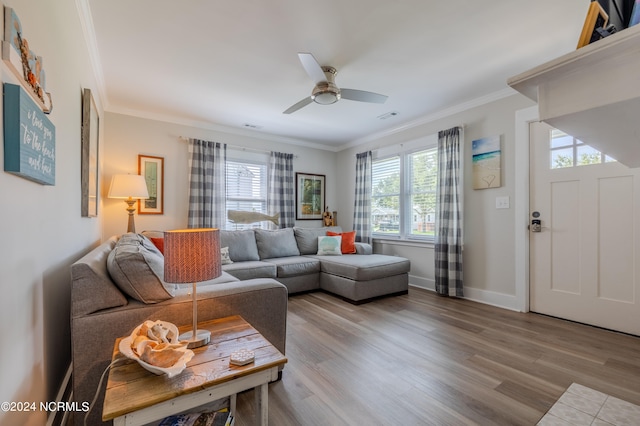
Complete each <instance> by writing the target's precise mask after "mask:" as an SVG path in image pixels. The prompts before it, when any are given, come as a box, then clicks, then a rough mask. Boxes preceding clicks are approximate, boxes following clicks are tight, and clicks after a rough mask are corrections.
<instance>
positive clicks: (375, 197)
mask: <svg viewBox="0 0 640 426" xmlns="http://www.w3.org/2000/svg"><path fill="white" fill-rule="evenodd" d="M371 172H372V173H371V185H372V199H371V223H372V229H373V232H382V233H387V234H398V233H399V232H400V158H399V157H392V158H387V159H384V160H380V161H374V162H373V165H372V170H371Z"/></svg>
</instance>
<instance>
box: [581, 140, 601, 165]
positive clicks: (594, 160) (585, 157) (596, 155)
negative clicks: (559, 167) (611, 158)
mask: <svg viewBox="0 0 640 426" xmlns="http://www.w3.org/2000/svg"><path fill="white" fill-rule="evenodd" d="M577 154H578V158H577V159H576V165H577V166H586V165H588V164H600V163H601V162H602V154H601V153H600V151H598V150H596V149H593V148H592V147H590V146H589V145H578V148H577Z"/></svg>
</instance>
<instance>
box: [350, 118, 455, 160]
mask: <svg viewBox="0 0 640 426" xmlns="http://www.w3.org/2000/svg"><path fill="white" fill-rule="evenodd" d="M465 126H466V125H465V124H464V123H462V124H459V125H457V126H453V127H449V129H454V128H456V127H457V128H458V129H460V130H462V131H464V128H465ZM449 129H443V130H449ZM427 136H438V132H436V133H432V134H430V135H427ZM416 139H419V138H415V139H411V140H409V141H404V142H399V143H394V144H393V145H383V146H380V145H378V146H376V147H373V148H371V149H366V150H365V151H363V152H366V151H371V152H373V151H377V150H379V149H382V148H390V147H393V146H399V147H402V146H403V145H404V144H405V143H409V142H412V141H415V140H416ZM358 154H359V153H358V152H356V153H355V155H358ZM355 155H354V156H355Z"/></svg>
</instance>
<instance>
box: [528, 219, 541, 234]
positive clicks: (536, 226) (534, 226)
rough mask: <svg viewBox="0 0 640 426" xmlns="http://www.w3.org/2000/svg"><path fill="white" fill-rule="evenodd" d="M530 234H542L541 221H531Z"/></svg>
mask: <svg viewBox="0 0 640 426" xmlns="http://www.w3.org/2000/svg"><path fill="white" fill-rule="evenodd" d="M529 229H531V232H542V221H541V220H540V219H532V220H531V227H530V228H529Z"/></svg>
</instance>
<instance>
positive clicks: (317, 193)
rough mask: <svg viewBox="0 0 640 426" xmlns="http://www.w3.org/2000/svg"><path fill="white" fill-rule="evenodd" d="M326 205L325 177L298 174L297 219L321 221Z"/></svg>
mask: <svg viewBox="0 0 640 426" xmlns="http://www.w3.org/2000/svg"><path fill="white" fill-rule="evenodd" d="M324 205H325V175H314V174H309V173H296V219H297V220H321V219H322V213H324Z"/></svg>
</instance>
